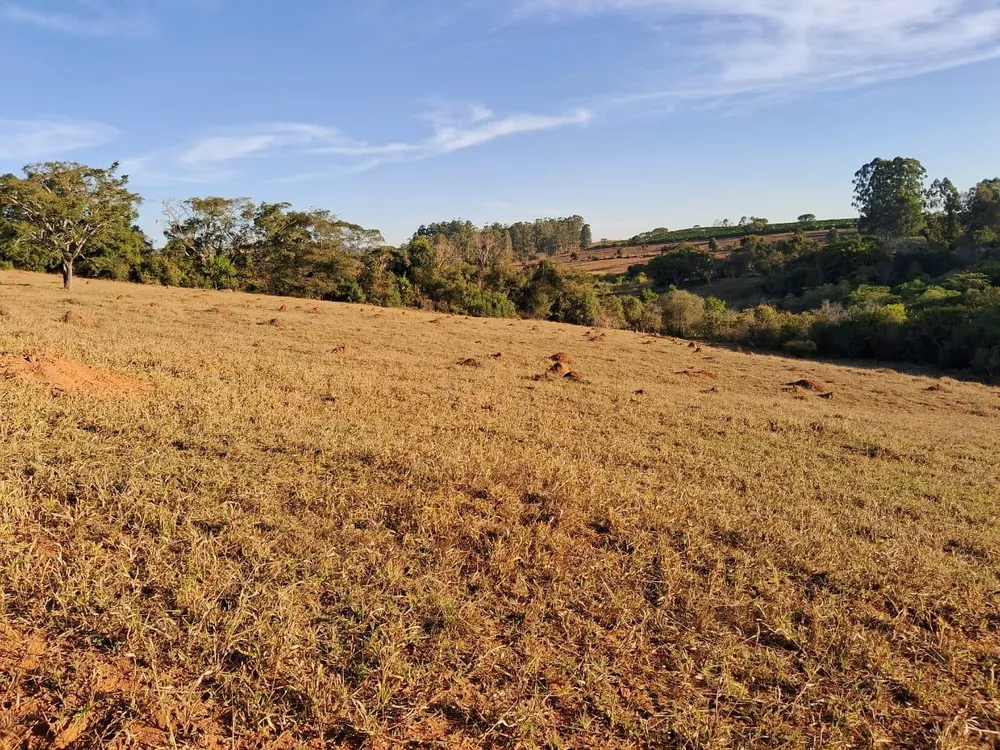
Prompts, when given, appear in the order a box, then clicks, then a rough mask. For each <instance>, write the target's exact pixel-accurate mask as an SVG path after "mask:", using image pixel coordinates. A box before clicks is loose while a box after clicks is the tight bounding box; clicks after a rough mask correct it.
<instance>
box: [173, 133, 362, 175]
mask: <svg viewBox="0 0 1000 750" xmlns="http://www.w3.org/2000/svg"><path fill="white" fill-rule="evenodd" d="M338 140H343V139H342V138H340V136H339V134H338V133H337V131H335V130H331V129H330V128H325V127H322V126H319V125H308V124H302V123H274V124H265V125H259V126H256V127H254V128H248V129H244V131H243V132H242V133H237V134H233V135H225V136H210V137H207V138H203V139H201V140H199V141H197V142H196V143H195V144H194V145H193V146H191V147H190V148H188V149H187V150H185V151H184V152H183V153H182V154H181V156H180V162H181V163H182V164H184V165H187V166H195V165H203V164H208V163H213V162H224V161H232V160H234V159H244V158H247V157H251V156H269V155H274V154H278V153H282V152H286V151H288V150H290V149H302V148H304V147H306V146H309V145H313V144H317V143H327V142H331V141H338Z"/></svg>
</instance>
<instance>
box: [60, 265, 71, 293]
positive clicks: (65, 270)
mask: <svg viewBox="0 0 1000 750" xmlns="http://www.w3.org/2000/svg"><path fill="white" fill-rule="evenodd" d="M62 277H63V289H65V290H66V291H67V292H69V291H71V290H72V289H73V261H72V260H64V261H63V264H62Z"/></svg>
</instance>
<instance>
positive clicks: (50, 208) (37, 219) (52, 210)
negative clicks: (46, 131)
mask: <svg viewBox="0 0 1000 750" xmlns="http://www.w3.org/2000/svg"><path fill="white" fill-rule="evenodd" d="M23 171H24V177H17V176H16V175H13V174H7V175H4V176H3V177H0V224H3V229H4V234H7V235H9V236H10V237H11V238H12V241H13V243H14V245H15V246H19V247H21V248H22V249H23V250H25V251H27V252H28V253H29V254H31V255H33V256H34V257H35V258H38V259H40V260H42V261H44V262H45V264H46V265H48V266H59V267H60V268H61V270H62V277H63V287H64V288H65V289H67V290H69V289H72V288H73V267H74V264H75V263H76V262H77V261H78V260H80V259H81V258H85V257H87V255H88V254H89V253H91V252H93V251H94V250H95V249H96V248H102V247H103V248H107V247H108V246H109V245H114V244H116V243H118V242H120V241H121V240H122V238H127V237H129V236H130V235H131V227H132V222H133V221H134V220H135V218H136V215H137V211H136V210H137V207H138V205H139V203H140V200H141V199H140V198H139V196H138V195H137V194H136V193H133V192H131V191H129V189H128V177H127V176H125V175H119V174H118V163H117V162H116V163H114V164H112V165H111V166H110V167H109V168H107V169H98V168H94V167H88V166H85V165H83V164H76V163H73V162H46V163H43V164H30V165H28V166H26V167H25V168H24V170H23Z"/></svg>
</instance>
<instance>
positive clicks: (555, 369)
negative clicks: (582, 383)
mask: <svg viewBox="0 0 1000 750" xmlns="http://www.w3.org/2000/svg"><path fill="white" fill-rule="evenodd" d="M569 371H570V366H569V365H567V364H566V363H565V362H556V363H555V364H554V365H552V367H550V368H549V372H551V373H554V374H555V375H566V374H567V373H568V372H569Z"/></svg>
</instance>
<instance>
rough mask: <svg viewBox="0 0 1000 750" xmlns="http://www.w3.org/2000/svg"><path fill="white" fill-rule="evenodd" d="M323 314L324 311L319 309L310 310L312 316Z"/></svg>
mask: <svg viewBox="0 0 1000 750" xmlns="http://www.w3.org/2000/svg"><path fill="white" fill-rule="evenodd" d="M322 313H323V311H322V310H320V309H319V308H318V307H314V308H312V309H311V310H309V314H310V315H322Z"/></svg>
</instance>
